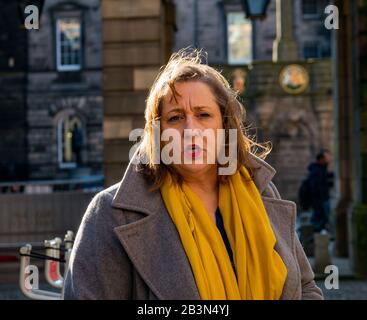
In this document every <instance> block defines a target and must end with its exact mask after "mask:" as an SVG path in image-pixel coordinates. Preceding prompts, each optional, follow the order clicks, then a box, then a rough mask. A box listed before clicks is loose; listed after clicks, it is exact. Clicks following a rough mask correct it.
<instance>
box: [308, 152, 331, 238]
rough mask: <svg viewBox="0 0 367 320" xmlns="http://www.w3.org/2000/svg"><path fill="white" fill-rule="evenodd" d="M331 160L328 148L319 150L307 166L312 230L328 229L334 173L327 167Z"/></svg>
mask: <svg viewBox="0 0 367 320" xmlns="http://www.w3.org/2000/svg"><path fill="white" fill-rule="evenodd" d="M330 161H331V154H330V152H329V151H328V150H321V151H320V152H319V153H318V154H317V156H316V162H314V163H311V164H310V165H309V166H308V171H309V176H308V186H309V188H310V196H311V202H310V204H311V208H312V216H311V224H312V225H313V227H314V232H321V231H322V230H327V231H329V230H328V229H329V225H328V224H329V215H330V189H331V188H332V187H333V185H334V182H333V180H334V174H333V172H328V170H327V168H328V165H329V164H330Z"/></svg>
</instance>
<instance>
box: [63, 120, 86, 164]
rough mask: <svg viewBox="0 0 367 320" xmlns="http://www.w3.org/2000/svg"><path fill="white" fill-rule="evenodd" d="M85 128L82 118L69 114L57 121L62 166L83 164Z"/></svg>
mask: <svg viewBox="0 0 367 320" xmlns="http://www.w3.org/2000/svg"><path fill="white" fill-rule="evenodd" d="M83 146H84V130H83V125H82V122H81V121H80V119H79V118H78V117H76V116H74V115H68V116H65V117H63V118H62V119H60V120H59V121H58V123H57V151H58V162H59V167H60V168H76V167H78V166H80V165H81V164H82V162H83V161H82V149H83Z"/></svg>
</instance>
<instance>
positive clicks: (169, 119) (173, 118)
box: [168, 116, 181, 122]
mask: <svg viewBox="0 0 367 320" xmlns="http://www.w3.org/2000/svg"><path fill="white" fill-rule="evenodd" d="M180 118H181V117H180V116H172V117H169V118H168V121H169V122H175V121H178V120H180Z"/></svg>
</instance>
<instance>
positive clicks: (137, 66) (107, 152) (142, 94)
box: [102, 0, 174, 186]
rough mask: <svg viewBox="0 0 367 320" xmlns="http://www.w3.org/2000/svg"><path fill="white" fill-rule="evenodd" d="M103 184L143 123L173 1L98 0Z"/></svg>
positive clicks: (168, 37) (119, 171)
mask: <svg viewBox="0 0 367 320" xmlns="http://www.w3.org/2000/svg"><path fill="white" fill-rule="evenodd" d="M102 18H103V27H102V28H103V96H104V120H103V121H104V122H103V126H104V128H103V135H104V169H105V171H104V172H105V184H106V186H109V185H111V184H113V183H116V182H118V181H120V180H121V178H122V175H123V173H124V171H125V168H126V166H127V164H128V161H129V150H130V147H131V146H132V143H131V142H129V139H128V137H129V133H130V131H131V130H132V129H133V128H143V127H144V117H143V113H144V107H145V99H146V97H147V94H148V90H149V88H150V86H151V84H152V83H153V80H154V78H155V77H156V75H157V73H158V70H159V68H160V66H161V65H162V64H164V63H165V62H166V61H167V59H168V57H169V55H170V53H171V51H172V38H173V36H172V33H173V27H174V7H173V6H172V3H171V2H170V1H161V0H151V1H145V0H103V1H102Z"/></svg>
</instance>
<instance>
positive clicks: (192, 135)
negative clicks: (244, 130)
mask: <svg viewBox="0 0 367 320" xmlns="http://www.w3.org/2000/svg"><path fill="white" fill-rule="evenodd" d="M175 89H176V91H177V93H178V94H179V95H176V97H177V102H176V100H175V99H174V97H173V95H172V92H171V90H169V92H168V93H167V95H166V96H165V97H164V98H163V104H162V114H161V132H163V131H164V130H166V129H175V130H177V131H178V132H179V136H180V139H181V141H180V143H181V151H180V152H181V157H180V158H181V159H180V160H181V161H180V163H179V164H173V166H174V168H175V169H176V170H177V171H178V173H179V174H181V175H182V176H183V177H184V178H185V176H193V175H196V174H199V173H203V172H206V171H208V170H210V169H213V168H215V166H216V164H215V162H216V154H217V153H216V148H217V129H223V125H222V123H223V121H222V115H221V112H220V109H219V106H218V104H217V103H216V101H215V97H214V95H213V93H212V91H211V89H210V87H209V86H208V85H207V84H205V83H203V82H200V81H187V82H180V83H176V84H175ZM208 129H209V130H208ZM204 130H205V132H204ZM210 132H212V135H211V136H210V135H209V136H210V138H208V133H210ZM168 143H169V142H168V141H167V142H163V141H162V142H161V144H162V147H164V146H165V145H167V144H168ZM213 159H214V161H213Z"/></svg>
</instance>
